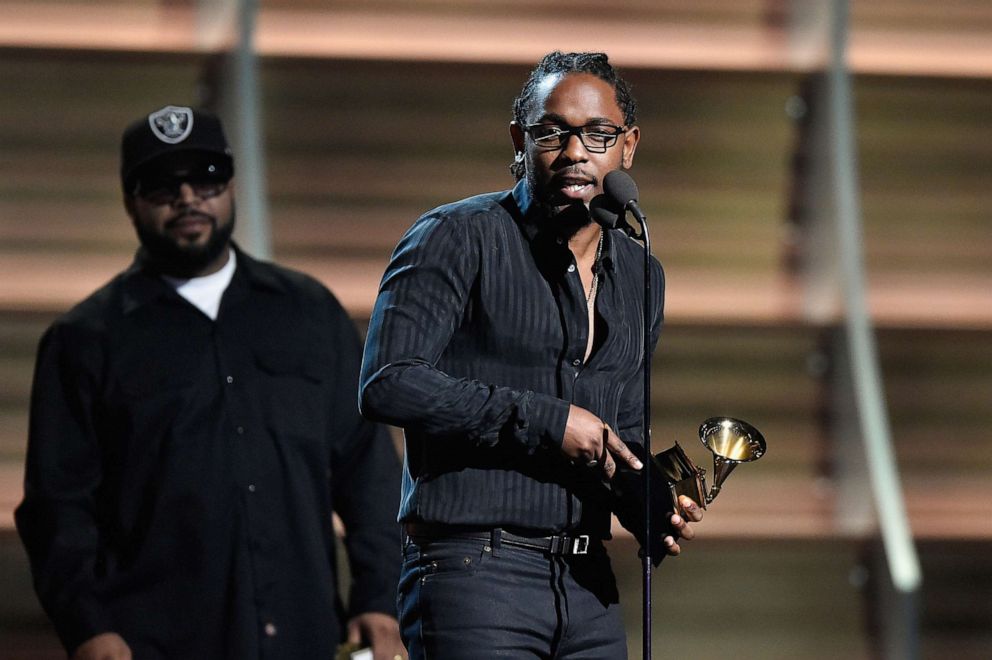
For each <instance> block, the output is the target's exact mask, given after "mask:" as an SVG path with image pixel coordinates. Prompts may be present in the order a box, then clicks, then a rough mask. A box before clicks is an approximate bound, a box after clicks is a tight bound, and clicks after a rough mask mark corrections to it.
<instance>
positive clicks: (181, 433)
mask: <svg viewBox="0 0 992 660" xmlns="http://www.w3.org/2000/svg"><path fill="white" fill-rule="evenodd" d="M360 352H361V347H360V343H359V340H358V336H357V333H356V332H355V330H354V327H353V325H352V324H351V321H350V320H349V319H348V317H347V315H346V314H345V312H344V310H343V309H342V308H341V307H340V305H339V304H338V302H337V301H336V300H335V299H334V297H333V296H332V295H331V294H330V293H329V292H328V291H327V290H326V289H325V288H324V287H323V286H321V285H320V284H318V283H317V282H316V281H315V280H313V279H311V278H309V277H306V276H304V275H301V274H299V273H295V272H292V271H289V270H286V269H283V268H279V267H277V266H273V265H270V264H264V263H261V262H258V261H255V260H253V259H251V258H250V257H248V256H247V255H245V254H243V253H240V252H239V253H238V254H237V269H236V271H235V274H234V278H233V280H232V281H231V283H230V285H229V287H228V288H227V290H226V292H225V293H224V296H223V298H222V302H221V306H220V311H219V314H218V317H217V320H216V321H212V320H211V319H209V318H208V317H206V316H205V315H203V314H202V313H201V312H200V311H199V310H198V309H197V308H195V307H194V306H193V305H191V304H190V303H188V302H187V301H186V300H184V299H183V298H182V297H180V296H179V295H178V294H177V293H176V292H175V291H173V290H172V289H171V288H170V287H169V286H168V285H167V284H166V283H165V282H163V281H162V280H161V278H159V277H157V276H156V275H154V274H151V273H148V272H146V271H145V270H144V269H143V268H142V266H141V263H140V259H139V262H137V263H136V264H135V265H134V266H132V268H130V269H129V270H127V271H125V272H124V273H122V274H121V275H119V276H117V277H116V278H115V279H114V280H113V281H111V282H110V283H109V284H108V285H107V286H105V287H104V288H103V289H101V290H99V291H98V292H96V293H95V294H94V295H93V296H91V297H90V298H88V299H87V300H85V301H84V302H82V303H81V304H79V305H78V306H76V307H75V308H74V309H73V310H72V311H70V312H69V313H68V314H67V315H65V316H64V317H62V318H61V319H59V320H58V321H56V322H55V324H53V326H52V327H51V328H50V329H49V330H48V332H47V333H46V334H45V336H44V338H43V340H42V342H41V347H40V351H39V355H38V363H37V371H36V375H35V382H34V389H33V392H32V402H31V406H32V407H31V421H30V438H29V444H28V460H27V476H26V482H25V498H24V502H23V503H22V504H21V506H20V507H19V508H18V510H17V512H16V520H17V525H18V529H19V530H20V533H21V535H22V537H23V539H24V543H25V546H26V547H27V550H28V553H29V555H30V558H31V563H32V569H33V573H34V577H35V583H36V587H37V590H38V593H39V596H40V598H41V601H42V603H43V605H44V607H45V609H46V611H47V612H48V613H49V615H50V616H51V618H52V620H53V621H54V623H55V626H56V629H57V630H58V632H59V635H60V636H61V638H62V640H63V642H64V643H65V644H66V646H67V647H68V648H69V649H72V648H73V647H75V646H76V645H78V644H79V643H80V642H82V641H84V640H86V639H88V638H89V637H91V636H93V635H96V634H98V633H101V632H106V631H113V632H118V633H120V634H121V635H122V636H123V637H124V639H125V640H126V641H127V642H128V644H129V645H130V646H131V648H132V650H133V651H134V653H135V657H136V658H159V657H170V658H211V659H212V658H237V659H239V660H241V659H243V658H286V659H292V660H296V659H299V658H329V657H331V656H332V655H333V653H334V648H335V646H336V644H337V642H338V640H339V635H340V628H341V616H342V615H343V611H342V610H341V607H340V602H339V600H340V599H338V598H337V596H336V593H337V583H336V579H335V550H334V547H335V546H334V532H333V526H332V517H331V510H332V507H333V509H334V510H336V511H337V512H338V513H339V514H340V516H341V518H342V519H343V521H344V524H345V526H346V528H347V537H346V540H345V542H346V546H347V548H348V554H349V560H350V565H351V571H352V576H353V582H352V589H351V594H350V603H349V610H350V614H352V615H354V614H357V613H361V612H366V611H380V612H386V613H390V614H393V615H395V585H396V581H397V578H398V573H399V567H398V557H399V529H398V526H397V524H396V506H397V502H398V500H399V489H398V487H397V486H396V484H397V483H398V482H399V473H400V472H399V461H398V459H397V456H396V452H395V449H394V447H393V445H392V442H391V440H390V438H389V436H388V433H386V432H385V431H384V429H383V428H382V427H377V426H375V425H373V424H371V423H370V422H367V421H365V420H363V419H362V418H361V417H360V415H359V414H358V406H357V382H358V369H359V361H360Z"/></svg>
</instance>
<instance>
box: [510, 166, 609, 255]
mask: <svg viewBox="0 0 992 660" xmlns="http://www.w3.org/2000/svg"><path fill="white" fill-rule="evenodd" d="M510 195H511V197H512V199H513V203H514V204H515V205H516V211H517V213H516V214H513V215H514V216H515V219H516V220H517V222H518V223H519V224H520V226H521V229H522V230H523V232H524V235H525V236H526V237H527V240H528V241H530V242H532V243H533V242H534V241H535V240H537V241H539V242H547V243H556V244H558V245H562V246H563V247H565V248H566V249H567V245H566V244H565V243H564V241H562V242H558V241H556V240H554V239H555V238H556V237H554V236H552V235H551V234H550V232H549V231H548V230H549V229H550V228H551V225H550V223H549V222H548V221H547V219H546V218H544V217H543V216H542V215H541V207H540V205H538V204H537V203H536V202H535V201H534V196H533V195H532V194H531V190H530V185H529V184H528V183H527V179H526V177H525V178H522V179H520V180H519V181H518V182H517V185H515V186H514V187H513V190H512V191H510ZM604 231H605V230H604ZM613 234H614V232H611V231H606V235H605V236H604V237H603V251H602V253H601V254H600V259H599V266H600V267H601V269H602V272H611V271H612V270H613V257H612V254H613V241H614V240H615V237H614V235H613ZM542 239H543V240H542Z"/></svg>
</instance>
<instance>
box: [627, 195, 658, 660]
mask: <svg viewBox="0 0 992 660" xmlns="http://www.w3.org/2000/svg"><path fill="white" fill-rule="evenodd" d="M628 209H629V210H630V212H631V215H633V216H634V218H636V219H637V222H638V223H639V224H640V225H641V235H640V239H641V241H642V242H643V243H644V336H643V341H644V409H643V417H642V419H641V424H642V429H641V432H642V434H643V437H644V459H645V460H644V468H643V470H644V546H643V552H642V555H641V562H642V565H643V569H644V571H643V575H644V583H643V589H644V599H643V619H642V621H641V627H642V630H643V651H642V655H641V657H642V658H643V659H644V660H651V545H652V544H651V533H652V530H651V470H650V463H649V461H651V456H652V454H651V236H650V234H648V223H647V217H646V216H645V215H644V214H643V213H641V210H640V209H639V208H638V206H637V202H636V201H635V200H630V201H628V202H627V204H626V205H625V206H624V210H625V211H626V210H628Z"/></svg>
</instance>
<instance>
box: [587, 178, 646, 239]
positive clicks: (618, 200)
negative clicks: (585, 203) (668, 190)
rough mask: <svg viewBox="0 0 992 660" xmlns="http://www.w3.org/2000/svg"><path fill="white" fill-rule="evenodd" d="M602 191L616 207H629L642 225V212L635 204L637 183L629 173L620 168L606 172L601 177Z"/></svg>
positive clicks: (624, 208) (625, 208)
mask: <svg viewBox="0 0 992 660" xmlns="http://www.w3.org/2000/svg"><path fill="white" fill-rule="evenodd" d="M603 192H604V193H605V194H606V196H607V197H608V198H609V199H610V201H612V202H613V203H614V205H615V206H616V207H618V208H620V209H623V210H627V209H630V212H631V213H632V214H633V215H634V217H635V218H637V221H638V222H639V223H641V226H642V227H643V226H644V220H645V218H644V213H643V212H642V211H641V207H639V206H638V205H637V184H636V183H634V180H633V179H631V178H630V175H629V174H627V173H626V172H623V171H621V170H613V171H612V172H610V173H608V174H607V175H606V176H605V177H603ZM590 208H591V203H590Z"/></svg>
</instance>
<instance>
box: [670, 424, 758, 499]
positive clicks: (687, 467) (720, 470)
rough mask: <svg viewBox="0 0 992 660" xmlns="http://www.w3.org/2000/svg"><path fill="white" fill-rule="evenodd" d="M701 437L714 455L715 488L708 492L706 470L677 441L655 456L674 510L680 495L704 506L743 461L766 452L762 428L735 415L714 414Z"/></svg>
mask: <svg viewBox="0 0 992 660" xmlns="http://www.w3.org/2000/svg"><path fill="white" fill-rule="evenodd" d="M699 440H700V442H702V443H703V446H705V447H706V448H707V449H709V450H710V452H712V454H713V487H712V488H711V489H710V490H709V492H708V493H707V492H706V476H705V475H706V470H704V469H703V468H698V467H696V466H695V465H694V464H693V463H692V461H691V460H690V459H689V457H688V455H686V453H685V451H684V450H683V449H682V447H681V446H680V445H679V443H677V442H676V443H675V446H674V447H672V448H671V449H668V450H666V451H663V452H661V453H660V454H656V455H655V457H654V458H655V461H656V462H657V464H658V467H660V468H661V471H662V473H663V474H664V477H665V481H667V486H668V490H669V492H670V495H671V502H672V508H671V509H670V510H671V511H678V510H679V508H678V501H679V495H687V496H689V497H690V498H692V500H693V501H695V502H696V503H697V504H699V505H700V506H702V507H703V508H704V509H705V508H706V505H707V504H709V503H710V502H712V501H713V500H715V499H716V496H717V495H719V494H720V489H721V488H723V483H724V482H725V481H726V480H727V477H728V476H730V473H731V472H733V470H734V468H736V467H737V466H738V465H740V464H741V463H750V462H751V461H756V460H758V459H759V458H761V457H762V456H764V454H765V438H764V436H762V435H761V432H760V431H758V429H756V428H754V427H753V426H751V425H750V424H748V423H747V422H745V421H742V420H739V419H734V418H733V417H710V418H709V419H707V420H706V421H705V422H703V423H702V424H700V426H699Z"/></svg>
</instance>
